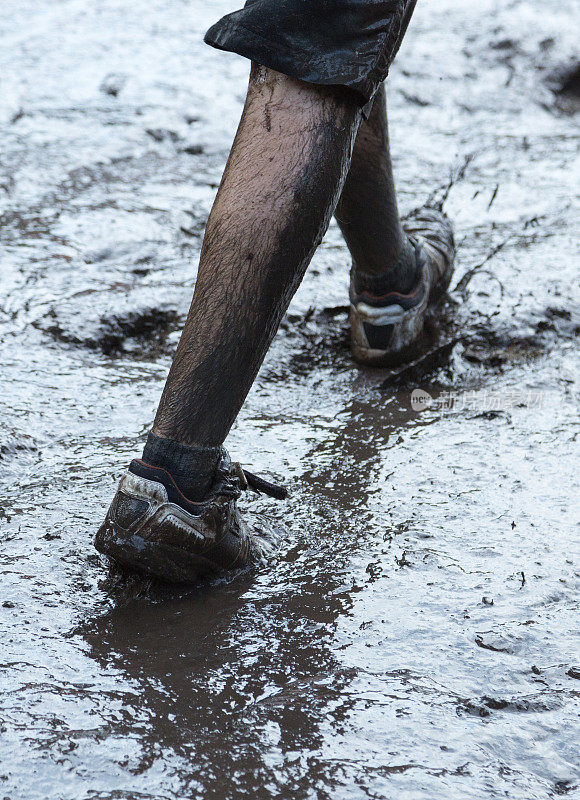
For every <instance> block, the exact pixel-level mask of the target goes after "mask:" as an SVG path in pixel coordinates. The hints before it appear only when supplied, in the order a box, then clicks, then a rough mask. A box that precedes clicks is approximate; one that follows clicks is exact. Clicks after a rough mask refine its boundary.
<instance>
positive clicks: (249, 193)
mask: <svg viewBox="0 0 580 800" xmlns="http://www.w3.org/2000/svg"><path fill="white" fill-rule="evenodd" d="M360 119H361V113H360V109H359V104H358V102H357V100H356V98H355V97H354V95H353V94H351V93H350V92H349V91H348V90H339V89H335V88H327V87H320V86H314V85H312V84H307V83H303V82H301V81H296V80H293V79H291V78H288V77H286V76H284V75H281V74H279V73H276V72H273V71H271V70H267V69H265V68H263V67H259V66H253V67H252V73H251V76H250V86H249V90H248V96H247V99H246V104H245V107H244V111H243V114H242V119H241V122H240V126H239V128H238V132H237V135H236V138H235V141H234V145H233V147H232V151H231V154H230V157H229V160H228V163H227V166H226V170H225V172H224V176H223V179H222V182H221V186H220V188H219V191H218V194H217V197H216V201H215V204H214V207H213V209H212V211H211V214H210V217H209V220H208V224H207V229H206V233H205V239H204V242H203V248H202V253H201V260H200V265H199V273H198V278H197V284H196V287H195V292H194V296H193V301H192V304H191V308H190V311H189V316H188V318H187V322H186V324H185V327H184V330H183V334H182V336H181V340H180V342H179V346H178V348H177V352H176V354H175V358H174V361H173V364H172V366H171V370H170V372H169V377H168V379H167V383H166V385H165V389H164V391H163V395H162V398H161V402H160V404H159V409H158V411H157V416H156V418H155V424H154V429H153V431H154V434H156V435H157V436H159V437H163V439H169V440H171V441H173V442H178V443H179V444H181V445H187V446H196V447H205V448H216V447H219V446H220V445H221V444H222V443H223V441H224V439H225V438H226V436H227V434H228V431H229V429H230V427H231V425H232V423H233V422H234V420H235V418H236V416H237V414H238V412H239V410H240V408H241V406H242V403H243V402H244V400H245V398H246V395H247V393H248V391H249V389H250V387H251V385H252V383H253V381H254V379H255V377H256V374H257V372H258V369H259V367H260V365H261V363H262V360H263V358H264V356H265V354H266V351H267V349H268V347H269V345H270V343H271V341H272V338H273V336H274V334H275V332H276V330H277V328H278V325H279V323H280V320H281V318H282V316H283V314H284V312H285V311H286V308H287V307H288V304H289V302H290V299H291V298H292V295H293V294H294V292H295V291H296V289H297V287H298V285H299V283H300V281H301V279H302V277H303V275H304V272H305V270H306V267H307V266H308V263H309V261H310V259H311V257H312V254H313V253H314V250H315V249H316V247H317V246H318V244H319V243H320V241H321V239H322V237H323V235H324V233H325V231H326V229H327V227H328V224H329V221H330V218H331V216H332V214H333V212H334V209H335V206H336V203H337V201H338V198H339V196H340V193H341V191H342V187H343V184H344V181H345V178H346V174H347V172H348V166H349V162H350V156H351V151H352V146H353V142H354V138H355V136H356V133H357V130H358V127H359V124H360ZM150 449H151V448H150ZM146 455H147V452H146V453H145V454H144V457H145V456H146ZM160 466H162V465H161V464H160Z"/></svg>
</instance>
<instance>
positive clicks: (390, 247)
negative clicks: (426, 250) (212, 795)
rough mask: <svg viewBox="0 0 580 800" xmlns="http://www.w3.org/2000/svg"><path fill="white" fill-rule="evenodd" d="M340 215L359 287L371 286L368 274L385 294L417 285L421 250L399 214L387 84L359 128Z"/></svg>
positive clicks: (338, 209)
mask: <svg viewBox="0 0 580 800" xmlns="http://www.w3.org/2000/svg"><path fill="white" fill-rule="evenodd" d="M335 216H336V219H337V222H338V224H339V226H340V229H341V231H342V234H343V236H344V238H345V240H346V243H347V245H348V248H349V250H350V252H351V255H352V258H353V270H354V277H355V281H356V283H357V284H358V285H357V289H359V290H361V289H364V288H366V286H365V276H373V278H375V277H381V280H382V283H383V284H384V286H383V287H382V288H383V292H386V291H398V292H407V291H409V290H410V289H411V288H412V286H413V282H414V279H415V271H416V260H415V251H414V248H413V247H412V246H411V245H410V244H409V241H408V239H407V237H406V235H405V233H404V231H403V229H402V227H401V220H400V218H399V209H398V206H397V198H396V194H395V184H394V181H393V169H392V165H391V154H390V151H389V132H388V126H387V109H386V101H385V87H384V84H383V86H381V88H380V90H379V92H378V93H377V95H376V96H375V100H374V103H373V107H372V111H371V113H370V115H369V118H368V119H367V120H366V121H365V122H363V124H362V125H361V127H360V130H359V132H358V135H357V138H356V142H355V146H354V150H353V155H352V161H351V165H350V170H349V173H348V177H347V179H346V183H345V185H344V189H343V190H342V195H341V197H340V201H339V203H338V206H337V208H336V212H335ZM369 283H370V282H369ZM371 285H372V286H374V285H376V280H373V281H372V284H371ZM369 288H370V287H369Z"/></svg>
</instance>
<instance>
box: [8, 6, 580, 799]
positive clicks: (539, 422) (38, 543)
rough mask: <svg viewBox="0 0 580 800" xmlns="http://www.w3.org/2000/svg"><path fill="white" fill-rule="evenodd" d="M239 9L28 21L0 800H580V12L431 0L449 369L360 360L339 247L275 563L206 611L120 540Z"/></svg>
mask: <svg viewBox="0 0 580 800" xmlns="http://www.w3.org/2000/svg"><path fill="white" fill-rule="evenodd" d="M228 10H231V6H228V5H227V3H225V0H216V1H215V2H213V3H211V4H207V5H204V4H201V3H193V2H183V1H182V0H154V2H147V3H144V2H141V0H133V2H131V3H128V2H120V1H119V0H105V1H104V2H99V3H90V2H88V0H73V2H67V3H53V2H50V0H34V2H32V3H27V4H22V3H19V2H16V0H5V2H4V3H3V4H2V5H1V7H0V33H1V39H2V43H3V46H2V48H0V128H1V136H0V248H1V249H0V290H1V292H0V298H1V299H0V350H1V353H0V363H1V364H2V387H3V390H4V391H3V392H2V395H1V396H0V487H1V500H0V541H1V553H0V559H1V565H2V566H1V570H2V581H1V584H0V642H1V643H2V644H1V651H0V652H1V654H0V668H1V670H2V679H1V682H0V698H1V699H0V715H1V717H0V796H1V797H4V798H10V800H73V798H74V799H75V800H77V798H83V799H84V798H87V800H88V799H89V798H91V800H105V799H107V800H113V798H115V799H116V800H119V799H120V798H122V799H123V800H137V799H139V800H143V799H144V798H151V799H152V800H153V799H154V800H164V799H167V800H184V799H185V798H188V799H189V798H204V800H207V799H208V798H215V799H216V800H222V798H245V797H252V798H256V800H261V798H293V800H301V799H302V798H304V800H310V799H311V798H329V799H330V798H332V799H333V800H337V798H338V799H340V798H347V797H348V798H389V800H390V798H397V800H406V798H409V799H411V798H412V799H413V800H416V799H417V798H421V800H455V799H457V800H466V798H470V799H471V798H478V799H479V798H486V799H487V798H500V797H502V798H503V797H509V798H512V800H513V799H515V800H539V799H540V798H542V799H543V798H555V797H560V796H566V797H577V796H578V795H579V786H580V771H579V765H578V747H577V741H578V726H577V721H578V705H579V703H578V698H579V694H578V675H579V674H580V672H579V670H580V664H579V663H578V643H577V641H578V640H577V638H575V637H576V632H577V630H576V629H577V611H578V591H577V590H578V572H577V563H578V510H579V509H578V497H579V496H580V480H579V477H578V475H579V470H578V449H577V448H578V397H579V394H578V348H577V337H578V331H579V325H580V322H579V319H578V308H579V307H580V303H579V300H580V298H579V296H578V280H577V279H578V269H577V268H578V254H577V250H575V249H574V245H575V242H574V236H573V232H574V227H575V226H576V227H577V222H578V213H577V207H576V206H575V204H574V198H575V196H576V192H577V185H576V184H577V179H576V174H577V170H575V165H576V163H577V162H576V161H575V159H576V158H577V140H576V138H575V137H576V132H577V128H576V126H577V116H575V115H576V114H577V110H578V109H577V100H578V92H577V67H575V66H574V65H577V63H578V53H577V49H575V48H576V47H577V43H576V42H575V40H574V33H575V31H574V28H573V25H572V24H571V20H572V19H573V14H574V11H575V6H574V4H573V3H572V2H558V3H556V2H555V0H543V1H542V2H540V1H539V0H533V1H532V2H523V0H514V2H509V3H508V2H505V3H499V2H496V0H482V2H479V3H464V2H460V1H459V0H441V2H439V3H436V4H435V3H424V4H423V5H421V4H420V7H419V8H418V10H417V12H416V14H415V17H414V19H413V24H412V25H411V28H410V30H409V33H408V37H407V39H406V40H405V43H404V45H403V47H402V49H401V52H400V55H399V58H398V60H397V63H396V64H395V66H394V67H393V70H392V74H391V78H390V81H389V87H388V93H389V101H390V106H389V113H390V123H391V140H392V147H393V151H394V154H395V159H396V164H395V166H396V179H397V184H398V191H399V196H400V205H401V207H402V210H403V211H404V212H406V211H408V210H410V209H412V208H414V207H415V206H417V205H419V204H421V203H422V202H423V201H424V200H425V199H426V198H427V197H429V196H432V197H435V198H439V199H444V200H445V209H446V210H447V212H448V213H449V214H450V216H452V217H453V219H454V220H455V224H456V232H457V241H458V246H459V250H458V271H457V275H456V278H455V280H454V283H453V284H452V289H453V291H452V292H451V300H450V303H449V304H448V306H447V309H446V312H445V316H444V318H443V320H442V323H441V324H440V326H439V327H438V328H437V329H435V330H434V331H433V342H432V344H431V351H430V353H429V354H428V357H426V358H425V360H420V361H418V362H417V363H416V364H414V365H411V366H410V367H408V368H406V369H405V370H402V371H400V373H399V372H397V373H391V372H386V371H385V372H382V371H380V370H374V371H373V370H367V371H365V370H359V369H357V368H356V367H355V366H354V365H353V363H352V361H351V359H350V356H349V352H348V345H347V342H348V339H347V317H346V309H345V302H346V297H347V295H346V292H347V285H348V255H347V252H346V250H345V247H344V244H343V242H342V240H341V238H340V235H339V232H338V229H337V227H336V226H335V225H334V224H333V225H332V226H331V229H330V230H329V232H328V234H327V236H326V238H325V241H324V243H323V244H322V246H321V248H320V249H319V251H318V252H317V254H316V256H315V259H314V261H313V263H312V265H311V268H310V270H309V271H308V274H307V276H306V278H305V281H304V283H303V285H302V287H301V288H300V290H299V292H298V294H297V296H296V298H295V300H294V301H293V304H292V306H291V309H290V311H289V313H288V315H287V317H286V319H285V320H284V322H283V324H282V326H281V330H280V332H279V335H278V336H277V338H276V340H275V343H274V345H273V347H272V350H271V352H270V354H269V355H268V358H267V360H266V363H265V364H264V367H263V369H262V371H261V372H260V375H259V377H258V380H257V382H256V385H255V387H254V388H253V390H252V393H251V394H250V397H249V399H248V403H247V405H246V407H245V408H244V411H243V413H242V415H241V416H240V419H239V421H238V423H237V424H236V426H235V428H234V430H233V431H232V433H231V436H230V438H229V441H228V446H229V449H230V451H231V452H232V455H234V456H235V458H236V459H239V460H240V461H242V462H243V463H244V464H246V465H247V466H248V467H250V469H252V470H254V471H256V472H260V473H262V472H264V473H266V474H270V475H272V476H273V477H274V478H278V479H282V480H283V481H284V482H286V483H288V484H289V485H290V488H291V489H292V496H291V498H290V499H289V500H287V501H284V502H281V503H275V502H273V501H267V500H265V499H262V498H260V497H254V498H249V499H246V500H245V501H244V503H245V507H246V509H247V511H248V513H249V514H253V515H255V516H260V515H262V514H268V515H269V517H270V518H272V519H273V520H274V521H275V522H276V523H279V524H281V525H282V526H283V527H284V529H285V530H286V531H287V535H286V538H285V540H284V542H283V544H282V546H281V548H280V551H279V554H278V556H277V558H276V559H275V561H274V562H273V563H272V564H271V565H270V566H269V567H267V568H265V569H263V570H262V571H260V572H259V573H251V572H250V573H243V574H241V575H237V576H234V577H232V578H228V579H227V580H213V581H208V580H206V581H204V582H203V583H201V584H200V585H199V586H193V587H189V588H187V589H183V590H180V591H175V590H168V589H166V588H163V587H159V586H152V585H147V584H143V583H142V582H139V581H134V580H131V579H126V578H125V579H120V578H118V577H116V576H114V575H112V576H111V575H109V573H108V568H107V565H106V564H105V563H104V561H102V560H101V559H100V557H99V556H97V554H96V553H95V552H94V551H93V549H92V545H91V542H92V537H93V535H94V531H95V529H96V527H97V524H98V523H99V522H100V520H101V519H102V517H103V514H104V512H105V509H106V507H107V504H108V502H109V501H110V499H111V496H112V493H113V490H114V487H115V483H116V481H117V480H118V478H119V476H120V474H121V473H122V471H123V469H124V468H125V466H126V464H127V463H128V461H129V459H130V458H131V457H132V456H133V455H134V454H135V453H137V452H138V451H139V448H140V447H141V445H142V443H143V441H144V437H145V435H146V432H147V429H148V427H149V425H150V424H151V420H152V418H153V414H154V411H155V407H156V404H157V402H158V399H159V396H160V393H161V389H162V386H163V381H164V378H165V375H166V373H167V369H168V366H169V361H170V356H171V353H172V352H173V350H174V348H175V345H176V342H177V338H178V335H179V328H180V325H181V322H182V319H183V315H184V314H185V313H186V310H187V306H188V303H189V300H190V297H191V292H192V288H193V285H194V281H195V269H196V263H197V258H198V256H199V247H200V238H201V234H202V231H203V225H204V222H205V220H206V218H207V214H208V212H209V209H210V207H211V203H212V199H213V197H214V194H215V191H216V187H217V184H218V182H219V178H220V175H221V171H222V169H223V166H224V163H225V160H226V157H227V153H228V148H229V145H230V143H231V139H232V137H233V133H234V131H235V125H236V122H237V119H238V117H239V113H240V110H241V103H242V101H243V96H244V91H245V85H246V81H247V64H246V63H244V61H243V60H242V59H238V58H235V57H230V56H227V55H225V54H223V53H217V52H213V51H211V50H210V49H209V48H207V47H205V46H204V45H203V44H202V42H201V39H202V35H203V32H204V31H205V29H206V28H207V27H208V26H209V25H210V24H211V23H212V22H213V21H215V19H217V18H218V17H219V16H220V15H221V14H222V13H225V12H226V11H228ZM562 65H565V69H563V67H562ZM417 389H419V390H421V391H422V392H423V394H422V395H421V396H422V397H423V401H421V403H419V404H418V403H417V402H416V401H414V400H413V397H415V398H416V395H414V394H413V391H414V390H417Z"/></svg>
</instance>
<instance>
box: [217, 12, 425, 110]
mask: <svg viewBox="0 0 580 800" xmlns="http://www.w3.org/2000/svg"><path fill="white" fill-rule="evenodd" d="M415 4H416V0H247V3H246V5H245V7H244V8H243V9H242V10H240V11H234V12H233V13H232V14H227V15H226V16H225V17H223V18H222V19H221V20H220V21H219V22H217V23H216V24H215V25H213V26H212V27H211V28H210V29H209V31H208V32H207V34H206V36H205V41H206V42H207V43H208V44H211V45H212V46H213V47H217V48H219V49H221V50H230V51H231V52H233V53H238V54H239V55H241V56H245V57H246V58H250V59H252V61H256V62H257V63H258V64H261V65H262V66H265V67H269V68H270V69H274V70H276V71H277V72H282V73H284V74H285V75H289V76H290V77H292V78H298V79H300V80H303V81H308V82H309V83H318V84H322V85H325V86H348V87H350V88H351V89H353V90H354V91H355V92H356V93H357V94H358V96H359V97H360V99H361V105H363V107H364V106H366V108H365V111H366V110H368V108H369V106H370V101H371V100H372V98H373V96H374V94H375V92H376V90H377V89H378V87H379V86H380V84H381V83H382V81H383V80H384V79H385V78H386V76H387V72H388V71H389V67H390V65H391V63H392V61H393V59H394V57H395V54H396V52H397V50H398V49H399V45H400V44H401V41H402V39H403V36H404V34H405V31H406V29H407V25H408V24H409V20H410V18H411V14H412V13H413V9H414V7H415Z"/></svg>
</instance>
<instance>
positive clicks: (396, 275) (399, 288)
mask: <svg viewBox="0 0 580 800" xmlns="http://www.w3.org/2000/svg"><path fill="white" fill-rule="evenodd" d="M417 272H418V265H417V252H416V248H415V246H414V244H413V243H412V242H411V241H410V240H409V238H408V237H407V236H405V237H404V239H403V243H402V246H401V249H400V251H399V253H398V254H397V255H396V256H395V257H394V258H393V260H392V262H391V263H386V264H383V265H381V269H380V270H377V271H376V272H375V271H374V270H373V272H367V271H364V270H362V269H360V267H358V266H357V265H356V264H353V267H352V270H351V278H352V283H353V286H354V291H355V293H356V294H361V293H363V292H367V293H369V294H372V295H375V296H378V297H380V296H382V295H385V294H389V293H390V292H399V293H400V294H408V293H409V292H410V291H412V289H413V287H414V285H415V282H416V280H417Z"/></svg>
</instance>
